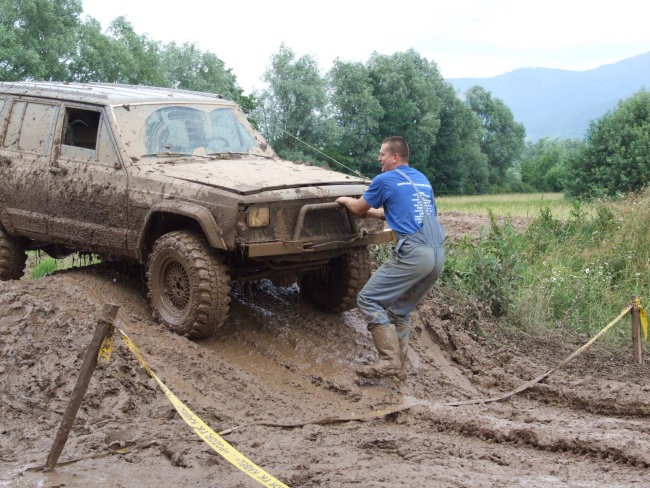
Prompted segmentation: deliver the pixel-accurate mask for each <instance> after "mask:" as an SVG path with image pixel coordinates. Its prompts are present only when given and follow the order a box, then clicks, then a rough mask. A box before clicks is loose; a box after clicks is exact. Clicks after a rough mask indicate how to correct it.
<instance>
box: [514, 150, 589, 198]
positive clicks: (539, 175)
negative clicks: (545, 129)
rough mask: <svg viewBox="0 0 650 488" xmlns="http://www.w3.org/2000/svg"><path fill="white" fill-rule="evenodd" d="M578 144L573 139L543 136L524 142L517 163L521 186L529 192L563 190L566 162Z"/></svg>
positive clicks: (567, 162)
mask: <svg viewBox="0 0 650 488" xmlns="http://www.w3.org/2000/svg"><path fill="white" fill-rule="evenodd" d="M580 146H581V143H580V141H577V140H571V139H548V138H546V137H544V138H542V139H540V140H538V141H536V142H528V143H527V144H526V148H525V149H524V151H523V154H522V156H521V159H520V161H519V162H518V163H517V164H518V169H519V174H520V176H521V183H522V184H523V187H524V188H525V189H528V190H532V191H544V192H547V191H552V192H558V191H564V189H565V186H566V184H567V181H566V180H567V171H568V168H569V167H570V161H571V160H573V158H574V157H575V155H576V154H577V153H578V151H579V150H580Z"/></svg>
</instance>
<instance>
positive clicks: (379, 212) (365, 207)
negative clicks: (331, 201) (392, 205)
mask: <svg viewBox="0 0 650 488" xmlns="http://www.w3.org/2000/svg"><path fill="white" fill-rule="evenodd" d="M336 203H338V204H339V205H343V206H345V207H347V208H348V210H350V212H352V213H353V214H355V215H358V216H359V217H373V218H375V219H383V218H384V209H383V207H382V208H372V207H371V206H370V205H369V204H368V202H366V201H365V200H364V199H363V197H359V198H352V197H339V198H337V199H336Z"/></svg>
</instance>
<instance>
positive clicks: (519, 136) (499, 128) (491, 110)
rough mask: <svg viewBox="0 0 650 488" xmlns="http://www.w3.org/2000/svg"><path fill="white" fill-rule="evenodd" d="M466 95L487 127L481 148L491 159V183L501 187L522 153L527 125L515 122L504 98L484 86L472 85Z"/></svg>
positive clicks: (489, 159)
mask: <svg viewBox="0 0 650 488" xmlns="http://www.w3.org/2000/svg"><path fill="white" fill-rule="evenodd" d="M465 98H466V100H467V103H468V105H469V106H470V107H471V109H472V110H473V111H474V113H476V115H478V117H479V120H480V121H481V124H482V126H483V135H482V140H481V151H482V152H483V153H484V154H485V155H486V156H487V158H488V165H489V168H490V176H489V179H490V184H491V185H495V186H498V185H499V184H500V183H501V182H503V181H504V179H505V176H506V171H507V169H508V168H509V167H510V166H512V164H513V163H514V162H515V160H516V159H517V158H518V157H519V155H520V154H521V151H522V150H523V148H524V138H525V136H526V130H525V128H524V126H523V124H520V123H518V122H515V120H514V117H513V115H512V111H511V110H510V109H509V108H508V106H507V105H506V104H505V103H503V101H501V100H500V99H498V98H492V95H491V94H490V92H488V91H486V90H485V89H484V88H482V87H480V86H474V87H472V88H470V89H469V90H467V92H466V93H465Z"/></svg>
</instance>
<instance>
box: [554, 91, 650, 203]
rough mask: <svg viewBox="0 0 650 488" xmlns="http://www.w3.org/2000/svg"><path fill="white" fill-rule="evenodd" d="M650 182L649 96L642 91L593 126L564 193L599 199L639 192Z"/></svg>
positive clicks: (575, 162) (589, 130) (573, 166)
mask: <svg viewBox="0 0 650 488" xmlns="http://www.w3.org/2000/svg"><path fill="white" fill-rule="evenodd" d="M649 181H650V93H648V92H647V91H645V90H641V91H639V92H638V93H636V94H635V95H633V96H632V97H630V98H628V99H626V100H623V101H621V102H620V103H619V104H618V106H617V107H616V108H615V109H613V110H611V111H609V112H608V113H606V114H605V115H604V116H603V117H601V118H600V119H598V120H596V121H594V122H592V123H591V124H590V125H589V129H588V131H587V137H586V138H585V146H584V150H583V151H582V153H581V154H580V155H579V157H577V158H576V159H575V160H574V161H573V164H572V168H571V178H570V179H569V186H568V188H567V192H568V193H569V194H570V195H574V196H582V197H599V196H604V195H616V194H617V193H626V192H632V191H638V190H640V189H641V188H643V187H644V186H646V185H647V184H648V183H649Z"/></svg>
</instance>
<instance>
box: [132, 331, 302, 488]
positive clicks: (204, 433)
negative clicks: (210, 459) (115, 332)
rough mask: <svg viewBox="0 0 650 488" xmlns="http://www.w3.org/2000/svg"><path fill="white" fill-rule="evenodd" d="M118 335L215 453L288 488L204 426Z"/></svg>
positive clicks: (271, 484) (261, 480)
mask: <svg viewBox="0 0 650 488" xmlns="http://www.w3.org/2000/svg"><path fill="white" fill-rule="evenodd" d="M120 334H122V338H123V339H124V342H125V343H126V345H127V347H128V348H129V350H130V351H131V352H132V353H133V355H134V356H135V357H136V358H137V359H138V361H139V362H140V364H141V365H142V367H143V368H144V369H145V370H147V373H149V376H151V377H152V378H153V379H154V380H155V381H156V383H158V385H159V386H160V388H161V389H162V390H163V391H164V392H165V395H167V398H168V399H169V401H170V402H171V404H172V405H173V406H174V408H175V409H176V411H177V412H178V413H179V415H180V416H181V417H182V418H183V420H185V422H186V423H187V425H189V426H190V427H192V429H194V432H195V433H196V434H197V435H198V436H199V437H200V438H201V439H203V440H204V441H205V442H206V443H207V444H208V445H209V446H210V447H211V448H212V449H214V450H215V451H217V453H219V454H220V455H221V456H222V457H223V458H224V459H226V460H227V461H228V462H230V463H231V464H233V465H234V466H236V467H237V468H239V469H240V470H242V471H243V472H244V473H246V474H247V475H248V476H250V477H251V478H253V479H254V480H255V481H257V482H258V483H261V484H262V485H264V486H266V487H268V488H289V487H288V486H287V485H285V484H284V483H282V482H281V481H279V480H277V479H276V478H274V477H273V476H271V475H270V474H268V473H267V472H266V471H264V470H263V469H262V468H260V467H259V466H257V465H256V464H255V463H253V462H252V461H251V460H249V459H248V458H247V457H246V456H244V455H243V454H242V453H240V452H239V451H238V450H237V449H235V448H234V447H233V446H231V445H230V444H229V443H228V442H226V441H225V440H224V439H223V438H222V437H221V436H220V435H219V434H217V433H216V432H215V431H213V430H212V429H211V428H210V427H208V425H207V424H205V423H204V422H203V421H202V420H201V419H200V418H199V417H198V416H197V415H196V414H195V413H194V412H192V410H190V409H189V408H188V407H187V406H185V404H184V403H183V402H181V401H180V400H179V399H178V397H177V396H176V395H174V394H173V393H172V392H171V390H170V389H169V388H167V386H166V385H165V384H164V383H163V382H162V381H161V380H160V378H158V376H156V374H155V373H154V372H153V371H152V370H151V368H150V367H149V365H148V364H147V361H145V359H144V356H142V354H141V353H140V351H139V350H138V348H137V347H136V345H135V343H134V342H133V341H132V340H131V339H130V338H129V336H127V335H126V334H125V333H124V331H123V330H121V329H120Z"/></svg>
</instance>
